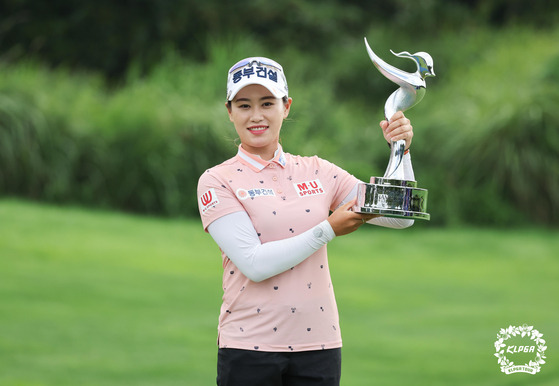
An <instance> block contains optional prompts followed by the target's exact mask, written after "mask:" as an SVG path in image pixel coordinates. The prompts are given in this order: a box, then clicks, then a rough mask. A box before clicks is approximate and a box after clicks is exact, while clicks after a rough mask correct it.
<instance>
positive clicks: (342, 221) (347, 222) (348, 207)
mask: <svg viewBox="0 0 559 386" xmlns="http://www.w3.org/2000/svg"><path fill="white" fill-rule="evenodd" d="M356 203H357V199H355V200H353V201H350V202H348V203H347V204H344V205H342V206H340V207H339V208H338V209H336V210H335V211H334V212H333V213H332V214H331V215H330V217H328V222H329V223H330V226H331V227H332V229H333V230H334V233H335V234H336V236H343V235H347V234H348V233H351V232H354V231H356V230H357V228H359V227H360V226H361V225H363V224H365V223H366V222H367V221H369V220H371V219H373V218H375V217H379V215H376V214H361V213H355V212H354V211H353V210H352V207H353V206H354V205H355V204H356Z"/></svg>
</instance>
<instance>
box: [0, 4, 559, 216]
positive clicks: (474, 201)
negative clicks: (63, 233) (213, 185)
mask: <svg viewBox="0 0 559 386" xmlns="http://www.w3.org/2000/svg"><path fill="white" fill-rule="evenodd" d="M0 15H1V16H0V17H1V19H0V195H3V196H7V195H10V196H20V197H26V198H31V199H35V200H41V201H47V202H55V203H77V204H80V205H87V206H92V207H102V208H110V209H117V210H123V211H129V212H136V213H148V214H155V215H164V216H180V217H189V216H193V217H196V216H197V203H196V197H195V193H194V192H195V186H196V184H197V179H198V176H199V175H200V174H201V173H202V172H203V171H204V170H205V169H206V168H208V167H211V166H213V165H215V164H217V163H219V162H221V161H223V160H224V159H226V158H228V157H230V156H232V155H233V154H234V153H235V142H234V141H235V134H234V130H233V128H232V125H231V123H230V122H229V121H228V119H227V115H226V111H225V108H224V106H223V103H224V99H225V97H224V95H225V80H226V71H227V69H228V68H229V66H230V65H231V64H232V63H234V62H236V61H237V60H239V59H240V58H243V57H246V56H256V55H262V56H269V57H272V58H274V59H276V60H278V61H279V62H280V63H282V65H283V66H284V68H285V70H286V74H287V77H288V82H289V86H290V93H291V96H292V97H293V99H294V104H293V109H292V115H291V119H290V120H289V122H286V124H285V125H284V128H283V135H282V141H283V144H284V148H285V150H286V151H288V152H290V153H295V154H302V155H314V154H318V155H319V156H321V157H323V158H326V159H328V160H330V161H332V162H334V163H336V164H338V165H340V166H341V167H343V168H345V169H346V170H348V171H350V172H351V173H353V174H355V175H356V176H357V177H359V178H362V179H364V180H368V178H369V177H370V176H371V175H382V174H383V173H384V169H385V168H386V165H387V162H388V151H387V148H386V145H385V144H384V141H383V139H382V136H381V134H380V129H379V128H378V122H379V121H380V120H381V119H382V107H383V104H384V101H385V100H386V98H387V96H388V95H389V94H390V93H391V92H392V91H393V90H394V88H395V87H394V85H393V84H392V83H391V82H389V81H388V80H386V79H385V78H384V77H382V76H381V75H380V74H379V73H378V71H376V69H375V68H374V66H373V65H372V63H371V61H370V60H369V58H368V56H367V54H366V51H365V47H364V44H363V37H365V36H366V37H367V38H368V40H369V42H370V44H371V46H372V48H373V49H374V50H375V52H377V53H378V54H379V55H380V56H381V57H383V58H384V59H385V60H387V61H388V62H390V63H392V64H394V65H396V66H399V67H401V68H404V69H406V70H408V71H413V70H414V68H413V63H411V62H410V61H408V60H403V59H399V58H396V57H393V56H392V55H391V54H390V51H389V49H393V50H395V51H403V50H406V51H411V52H416V51H427V52H429V53H430V54H431V55H432V56H433V58H434V62H435V72H436V74H437V77H436V78H431V79H428V82H427V83H428V92H427V94H426V97H425V99H424V101H423V102H422V103H421V104H420V105H418V106H417V107H415V108H414V109H413V110H410V111H409V112H408V113H407V115H408V117H410V118H411V119H412V123H413V125H414V128H415V133H416V136H415V138H414V144H413V150H412V158H413V164H414V169H415V172H416V178H417V179H418V181H419V185H420V186H421V187H424V188H427V189H429V194H430V198H429V212H430V213H431V215H432V216H431V218H432V220H431V222H430V223H424V224H423V226H441V225H460V224H474V225H496V226H515V225H520V224H522V225H526V224H530V225H539V226H541V225H543V226H553V225H554V224H556V223H557V220H558V219H559V194H558V193H557V192H558V191H559V178H557V177H558V176H559V131H558V130H557V128H558V125H559V110H558V109H557V108H556V106H557V105H558V104H559V91H558V87H557V81H558V79H559V45H558V44H557V41H559V27H557V21H558V20H559V3H557V2H554V1H551V0H550V1H546V0H540V1H533V2H526V1H521V0H483V1H482V0H479V1H477V0H452V1H443V0H422V1H406V0H388V1H370V2H361V1H357V0H353V1H352V0H345V1H341V0H321V1H313V0H276V1H274V2H269V1H261V0H255V1H250V2H244V3H238V2H233V1H217V0H207V1H203V2H198V1H196V2H195V1H192V0H177V1H155V0H142V1H127V2H114V1H109V0H100V1H96V2H75V1H68V0H54V1H49V2H46V1H25V0H6V1H3V4H2V10H1V13H0ZM410 66H411V67H410Z"/></svg>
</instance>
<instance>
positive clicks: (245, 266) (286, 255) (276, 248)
mask: <svg viewBox="0 0 559 386" xmlns="http://www.w3.org/2000/svg"><path fill="white" fill-rule="evenodd" d="M208 232H209V233H210V235H211V236H212V237H213V239H214V240H215V242H216V243H217V245H218V246H219V248H221V250H222V251H223V252H224V253H225V255H226V256H227V257H228V258H229V259H231V261H233V263H234V264H235V265H236V266H237V268H239V269H240V270H241V272H242V273H243V274H244V275H245V276H246V277H248V278H249V279H250V280H252V281H255V282H259V281H262V280H265V279H268V278H270V277H272V276H275V275H277V274H280V273H282V272H284V271H287V270H288V269H290V268H292V267H294V266H296V265H297V264H299V263H301V262H302V261H303V260H305V259H306V258H307V257H309V256H310V255H312V254H313V253H314V252H316V251H317V250H319V249H320V248H321V247H322V246H324V245H325V244H327V243H328V242H329V241H330V240H332V239H333V238H334V237H335V234H334V231H333V230H332V227H331V226H330V223H329V222H328V220H324V221H322V222H321V223H320V224H318V225H316V226H315V227H313V228H311V229H309V230H307V231H306V232H303V233H301V234H299V235H297V236H293V237H290V238H287V239H283V240H277V241H271V242H268V243H264V244H262V243H261V241H260V239H259V238H258V235H257V233H256V230H255V229H254V225H253V224H252V221H251V220H250V218H249V216H248V214H247V213H246V212H242V211H241V212H234V213H230V214H228V215H225V216H223V217H220V218H218V219H217V220H215V221H213V222H212V223H211V224H210V225H209V226H208Z"/></svg>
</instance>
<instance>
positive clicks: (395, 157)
mask: <svg viewBox="0 0 559 386" xmlns="http://www.w3.org/2000/svg"><path fill="white" fill-rule="evenodd" d="M365 45H366V46H367V52H368V53H369V57H370V58H371V60H372V62H373V64H374V65H375V67H376V68H377V69H378V70H379V71H380V72H381V74H383V75H384V76H385V77H386V78H388V79H389V80H391V81H392V82H394V83H396V84H397V85H398V86H400V88H398V89H397V90H396V91H394V92H393V93H392V94H391V95H390V96H389V97H388V99H387V100H386V103H385V105H384V116H385V118H386V119H387V120H388V119H390V118H391V117H392V116H393V115H394V114H395V113H396V112H398V111H402V112H404V111H405V110H408V109H410V108H412V107H413V106H415V105H416V104H418V103H419V102H420V101H421V99H423V96H424V95H425V88H426V83H425V78H427V77H429V76H435V71H434V70H433V58H431V55H429V54H428V53H427V52H416V53H415V54H413V55H412V54H410V53H409V52H406V51H403V52H400V53H395V52H394V51H392V50H390V52H392V54H394V55H395V56H397V57H400V58H408V59H411V60H413V61H414V62H415V64H416V65H417V71H416V72H414V73H409V72H405V71H402V70H400V69H398V68H396V67H394V66H391V65H390V64H388V63H386V62H385V61H384V60H382V59H381V58H379V57H378V56H377V55H376V54H375V53H374V52H373V50H372V49H371V47H369V43H368V42H367V38H365ZM405 146H406V144H405V141H404V140H400V141H396V142H392V143H391V149H392V150H391V155H390V161H389V164H388V167H387V169H386V173H385V174H384V177H385V178H397V179H403V169H402V168H401V167H400V166H401V163H402V158H403V155H404V151H405Z"/></svg>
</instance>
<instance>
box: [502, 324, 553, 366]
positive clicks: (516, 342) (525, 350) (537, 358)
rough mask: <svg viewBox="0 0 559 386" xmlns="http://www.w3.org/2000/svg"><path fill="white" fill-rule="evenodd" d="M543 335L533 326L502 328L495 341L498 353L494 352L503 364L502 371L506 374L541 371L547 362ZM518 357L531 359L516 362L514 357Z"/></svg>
mask: <svg viewBox="0 0 559 386" xmlns="http://www.w3.org/2000/svg"><path fill="white" fill-rule="evenodd" d="M542 337H543V334H540V332H539V331H538V330H535V329H534V327H533V326H527V325H523V326H521V327H515V326H509V327H508V328H506V329H505V328H501V331H499V333H498V334H497V340H496V341H495V351H496V353H495V354H494V355H495V356H496V357H497V361H498V363H499V365H501V371H502V372H503V373H505V374H512V373H519V372H522V373H528V374H536V373H537V372H539V371H540V368H541V365H543V364H544V363H545V360H544V359H545V358H546V357H545V350H546V349H547V346H546V345H545V340H544V339H542ZM507 341H508V342H507ZM505 342H506V343H505ZM507 343H508V344H507ZM516 358H518V359H520V361H522V360H524V361H526V360H527V359H528V360H529V361H527V362H526V363H524V364H522V365H520V364H515V363H514V362H513V359H514V360H518V359H516ZM530 358H532V359H530Z"/></svg>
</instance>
